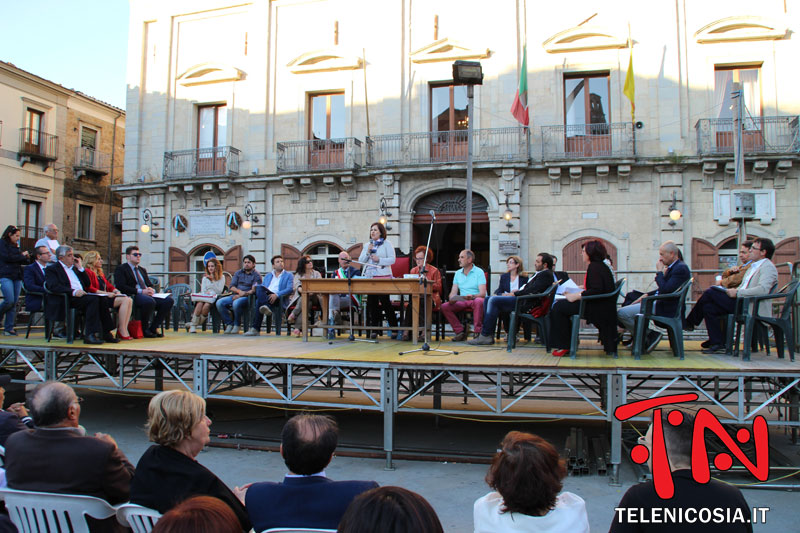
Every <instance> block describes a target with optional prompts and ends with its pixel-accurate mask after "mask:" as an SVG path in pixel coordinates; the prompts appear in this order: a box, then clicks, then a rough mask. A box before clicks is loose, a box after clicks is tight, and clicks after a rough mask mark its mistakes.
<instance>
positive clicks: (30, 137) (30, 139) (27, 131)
mask: <svg viewBox="0 0 800 533" xmlns="http://www.w3.org/2000/svg"><path fill="white" fill-rule="evenodd" d="M18 153H19V155H20V156H27V157H30V158H32V159H44V160H47V161H55V160H56V159H58V137H57V136H55V135H50V134H49V133H45V132H43V131H39V130H34V129H31V128H20V129H19V152H18Z"/></svg>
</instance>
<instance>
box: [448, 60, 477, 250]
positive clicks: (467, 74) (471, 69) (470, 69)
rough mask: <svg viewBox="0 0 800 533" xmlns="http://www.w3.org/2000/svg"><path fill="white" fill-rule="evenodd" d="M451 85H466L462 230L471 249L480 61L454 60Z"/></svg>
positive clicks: (466, 247)
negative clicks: (475, 110)
mask: <svg viewBox="0 0 800 533" xmlns="http://www.w3.org/2000/svg"><path fill="white" fill-rule="evenodd" d="M453 85H466V86H467V227H466V229H465V231H464V248H465V249H467V250H471V249H472V128H473V124H474V120H472V114H473V113H472V107H473V103H474V100H475V86H476V85H483V70H482V69H481V63H480V61H456V62H455V63H453Z"/></svg>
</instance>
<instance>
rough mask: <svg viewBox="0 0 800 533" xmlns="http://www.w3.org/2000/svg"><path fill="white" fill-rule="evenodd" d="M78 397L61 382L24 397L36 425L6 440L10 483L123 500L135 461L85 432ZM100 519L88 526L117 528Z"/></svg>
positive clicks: (24, 487) (102, 436) (104, 439)
mask: <svg viewBox="0 0 800 533" xmlns="http://www.w3.org/2000/svg"><path fill="white" fill-rule="evenodd" d="M59 248H60V247H59ZM54 266H58V265H54ZM80 402H81V399H80V398H78V397H77V396H76V395H75V392H74V391H73V390H72V388H70V387H69V386H68V385H66V384H64V383H61V382H56V381H47V382H45V383H43V384H41V385H39V386H38V387H36V389H35V390H34V391H33V394H32V395H31V398H30V401H29V404H30V409H31V414H32V415H33V422H34V423H35V424H36V429H32V430H27V431H18V432H17V433H14V434H12V435H11V436H10V437H9V438H8V440H7V441H6V463H5V466H6V479H7V481H8V486H9V488H12V489H18V490H31V491H40V492H58V493H63V494H84V495H86V496H94V497H95V498H102V499H104V500H106V501H107V502H108V503H110V504H112V505H116V504H118V503H122V502H126V501H128V497H129V495H130V484H131V479H132V478H133V472H134V467H133V465H132V464H131V463H130V462H129V461H128V459H127V458H126V457H125V454H123V453H122V451H121V450H120V449H119V448H118V447H117V443H116V442H115V441H114V439H112V438H111V437H110V436H108V435H105V434H103V433H96V434H95V436H93V437H91V436H88V435H86V434H85V430H84V429H83V428H82V427H81V426H80V423H79V418H80V414H81V404H80ZM90 521H91V519H90ZM97 523H98V521H94V524H97ZM101 524H102V525H101V527H99V528H93V529H92V531H99V530H103V531H116V530H120V529H121V528H120V527H119V524H117V523H116V517H111V518H110V519H107V520H104V521H102V522H101Z"/></svg>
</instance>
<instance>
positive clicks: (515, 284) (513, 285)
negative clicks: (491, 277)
mask: <svg viewBox="0 0 800 533" xmlns="http://www.w3.org/2000/svg"><path fill="white" fill-rule="evenodd" d="M518 290H519V276H517V277H516V279H514V280H513V281H512V282H511V290H509V291H508V292H514V291H518Z"/></svg>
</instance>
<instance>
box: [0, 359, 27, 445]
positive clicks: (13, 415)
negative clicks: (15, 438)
mask: <svg viewBox="0 0 800 533" xmlns="http://www.w3.org/2000/svg"><path fill="white" fill-rule="evenodd" d="M9 383H11V376H9V375H8V374H2V375H0V446H5V445H6V440H8V437H9V436H10V435H11V434H12V433H16V432H17V431H22V430H23V429H28V428H33V419H32V418H31V417H30V416H29V415H28V410H27V409H26V408H25V406H24V405H23V404H21V403H13V404H11V405H9V406H8V409H2V407H3V404H4V403H5V400H6V389H5V388H6V387H7V386H8V384H9Z"/></svg>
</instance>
